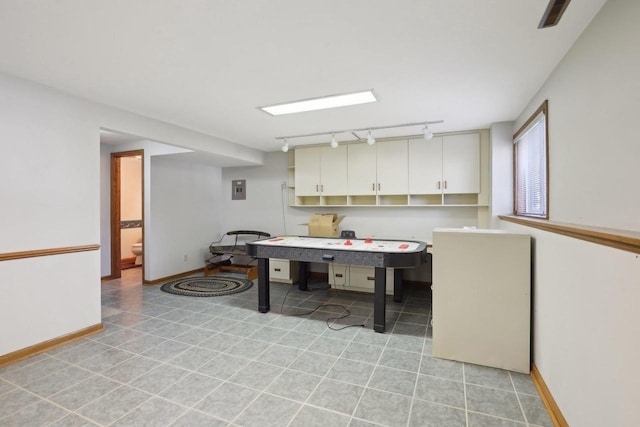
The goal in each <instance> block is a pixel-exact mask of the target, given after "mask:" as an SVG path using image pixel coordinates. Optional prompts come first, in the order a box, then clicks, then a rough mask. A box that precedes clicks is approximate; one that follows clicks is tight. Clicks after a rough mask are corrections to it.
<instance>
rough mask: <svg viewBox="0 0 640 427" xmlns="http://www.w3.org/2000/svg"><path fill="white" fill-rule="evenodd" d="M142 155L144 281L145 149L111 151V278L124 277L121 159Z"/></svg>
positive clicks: (144, 252) (145, 252) (143, 257)
mask: <svg viewBox="0 0 640 427" xmlns="http://www.w3.org/2000/svg"><path fill="white" fill-rule="evenodd" d="M135 156H141V157H142V162H141V164H140V174H141V179H140V185H141V186H142V189H141V190H142V191H141V194H142V195H141V197H142V200H141V204H142V218H141V221H142V248H143V252H142V254H143V255H142V281H143V282H144V277H145V276H144V260H145V259H146V254H147V250H146V248H145V238H144V233H145V226H144V150H131V151H121V152H117V153H111V275H110V279H118V278H120V277H122V269H121V262H120V261H121V257H122V251H121V250H120V245H121V242H122V239H121V236H120V231H121V228H120V220H121V213H120V202H121V200H120V198H121V190H120V185H121V172H120V159H121V158H123V157H135Z"/></svg>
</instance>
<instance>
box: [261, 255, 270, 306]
mask: <svg viewBox="0 0 640 427" xmlns="http://www.w3.org/2000/svg"><path fill="white" fill-rule="evenodd" d="M269 309H270V306H269V258H258V311H259V312H260V313H266V312H267V311H269Z"/></svg>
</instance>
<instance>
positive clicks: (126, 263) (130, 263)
mask: <svg viewBox="0 0 640 427" xmlns="http://www.w3.org/2000/svg"><path fill="white" fill-rule="evenodd" d="M133 267H137V266H136V257H132V258H122V259H121V260H120V270H126V269H127V268H133Z"/></svg>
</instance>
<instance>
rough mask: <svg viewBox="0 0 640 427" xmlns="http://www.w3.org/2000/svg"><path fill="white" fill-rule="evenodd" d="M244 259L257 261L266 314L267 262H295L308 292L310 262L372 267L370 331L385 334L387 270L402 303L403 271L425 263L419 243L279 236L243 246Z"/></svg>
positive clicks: (260, 296) (260, 307) (261, 301)
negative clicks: (250, 257) (283, 260)
mask: <svg viewBox="0 0 640 427" xmlns="http://www.w3.org/2000/svg"><path fill="white" fill-rule="evenodd" d="M246 252H247V255H249V256H252V257H255V258H257V259H258V310H259V311H260V312H261V313H266V312H268V311H269V310H270V305H269V304H270V303H269V258H282V259H288V260H291V261H298V262H299V265H300V274H299V279H298V280H299V282H298V287H299V288H300V289H301V290H306V289H307V273H308V266H309V263H310V262H317V263H327V264H328V263H337V264H349V265H362V266H370V267H375V279H374V283H375V285H374V295H373V300H374V303H373V329H374V330H375V331H376V332H384V330H385V308H386V305H385V298H386V292H385V291H386V281H387V275H386V269H387V268H394V269H396V270H395V274H394V288H393V289H394V291H393V299H394V301H402V271H401V270H399V269H402V268H412V267H417V266H419V265H421V264H424V263H426V262H427V244H426V243H425V242H420V241H404V240H403V241H400V240H381V239H370V238H366V239H345V238H327V237H303V236H281V237H271V238H267V239H262V240H256V241H253V242H247V243H246Z"/></svg>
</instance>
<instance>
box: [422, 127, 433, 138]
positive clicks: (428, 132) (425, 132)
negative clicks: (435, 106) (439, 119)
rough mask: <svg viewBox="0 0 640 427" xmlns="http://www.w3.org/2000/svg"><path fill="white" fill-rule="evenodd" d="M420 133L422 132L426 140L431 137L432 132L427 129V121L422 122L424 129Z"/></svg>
mask: <svg viewBox="0 0 640 427" xmlns="http://www.w3.org/2000/svg"><path fill="white" fill-rule="evenodd" d="M422 133H424V139H426V140H427V141H429V140H430V139H432V138H433V132H431V131H430V130H429V124H428V123H425V124H424V129H423V130H422Z"/></svg>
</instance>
